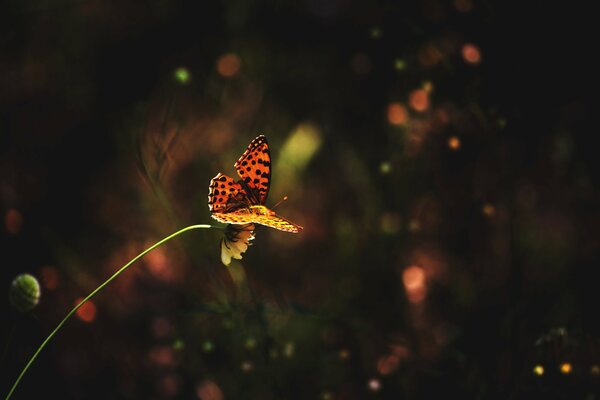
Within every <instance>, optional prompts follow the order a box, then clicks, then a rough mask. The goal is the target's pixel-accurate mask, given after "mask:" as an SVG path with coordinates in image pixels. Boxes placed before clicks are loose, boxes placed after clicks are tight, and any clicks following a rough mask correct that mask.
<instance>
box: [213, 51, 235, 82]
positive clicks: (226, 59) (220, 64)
mask: <svg viewBox="0 0 600 400" xmlns="http://www.w3.org/2000/svg"><path fill="white" fill-rule="evenodd" d="M240 67H241V61H240V58H239V57H238V56H237V55H236V54H233V53H229V54H224V55H222V56H221V57H219V60H218V61H217V72H218V73H219V75H221V76H223V77H225V78H231V77H232V76H235V75H237V73H238V72H239V71H240Z"/></svg>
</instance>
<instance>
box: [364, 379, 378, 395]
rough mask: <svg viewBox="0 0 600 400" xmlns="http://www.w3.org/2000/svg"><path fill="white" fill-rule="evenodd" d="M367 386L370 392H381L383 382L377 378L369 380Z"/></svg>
mask: <svg viewBox="0 0 600 400" xmlns="http://www.w3.org/2000/svg"><path fill="white" fill-rule="evenodd" d="M367 386H368V387H369V390H371V391H373V392H379V391H380V390H381V381H380V380H379V379H377V378H373V379H369V383H368V384H367Z"/></svg>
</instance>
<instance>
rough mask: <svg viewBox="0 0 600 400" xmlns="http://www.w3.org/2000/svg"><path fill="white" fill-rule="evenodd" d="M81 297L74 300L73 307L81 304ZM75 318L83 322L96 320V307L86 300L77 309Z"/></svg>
mask: <svg viewBox="0 0 600 400" xmlns="http://www.w3.org/2000/svg"><path fill="white" fill-rule="evenodd" d="M82 300H83V297H79V298H78V299H76V300H75V305H77V304H79V303H81V301H82ZM77 317H78V318H79V319H80V320H82V321H83V322H88V323H90V322H93V321H94V320H95V319H96V305H95V304H94V303H93V302H92V301H91V300H88V301H87V302H85V304H83V305H82V306H81V307H79V309H77Z"/></svg>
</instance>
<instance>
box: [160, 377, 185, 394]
mask: <svg viewBox="0 0 600 400" xmlns="http://www.w3.org/2000/svg"><path fill="white" fill-rule="evenodd" d="M180 390H181V379H180V378H179V376H177V375H176V374H173V373H171V374H167V375H164V376H163V377H162V378H161V380H160V391H161V393H162V394H163V395H164V396H165V397H166V398H173V397H175V396H177V393H179V391H180Z"/></svg>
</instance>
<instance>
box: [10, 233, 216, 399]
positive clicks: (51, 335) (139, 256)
mask: <svg viewBox="0 0 600 400" xmlns="http://www.w3.org/2000/svg"><path fill="white" fill-rule="evenodd" d="M200 228H203V229H208V228H213V226H211V225H190V226H188V227H185V228H183V229H180V230H178V231H177V232H175V233H173V234H171V235H169V236H167V237H166V238H164V239H162V240H160V241H158V242H156V243H155V244H153V245H152V246H150V247H148V248H147V249H146V250H144V251H142V252H141V253H140V254H138V255H137V256H135V257H134V258H133V259H132V260H131V261H129V262H128V263H127V264H125V265H124V266H122V267H121V268H120V269H119V270H118V271H117V272H115V273H114V274H113V275H112V276H111V277H110V278H108V279H107V280H106V281H105V282H104V283H103V284H101V285H100V286H98V287H97V288H96V290H94V291H93V292H92V293H90V294H89V295H87V297H86V298H84V299H83V300H81V301H80V302H79V304H77V305H76V306H75V307H74V308H73V309H72V310H71V311H69V313H68V314H67V316H66V317H64V318H63V320H62V321H60V323H59V324H58V325H57V326H56V328H54V330H53V331H52V332H51V333H50V334H49V335H48V337H47V338H46V340H44V341H43V342H42V344H41V345H40V347H38V349H37V350H36V351H35V353H33V356H31V359H30V360H29V362H28V363H27V365H25V368H23V370H22V371H21V373H20V374H19V377H18V378H17V380H16V381H15V383H14V384H13V385H12V388H11V389H10V392H8V395H6V397H5V398H4V399H5V400H8V399H10V397H11V396H12V394H13V392H14V391H15V389H16V388H17V386H18V385H19V382H21V379H22V378H23V376H24V375H25V373H26V372H27V370H29V367H31V364H33V362H34V361H35V360H36V358H37V356H38V355H39V354H40V352H41V351H42V350H43V349H44V347H46V345H47V344H48V342H49V341H50V339H52V338H53V337H54V335H56V333H57V332H58V331H59V330H60V328H61V327H62V326H63V325H64V323H65V322H66V321H67V320H68V319H69V317H71V315H73V314H74V313H75V312H76V311H77V310H78V309H79V308H80V307H81V306H82V305H84V304H85V302H86V301H88V300H90V299H91V298H92V297H94V296H95V295H96V294H98V292H100V291H101V290H102V289H104V287H105V286H106V285H108V284H109V283H110V282H112V281H113V280H114V279H115V278H116V277H117V276H119V275H121V273H123V272H124V271H125V270H126V269H127V268H129V266H130V265H131V264H133V263H134V262H136V261H137V260H139V259H140V258H142V257H143V256H144V255H146V253H148V252H150V251H152V250H154V249H155V248H157V247H158V246H160V245H161V244H163V243H165V242H167V241H169V240H171V239H173V238H174V237H176V236H179V235H180V234H182V233H183V232H186V231H190V230H192V229H200Z"/></svg>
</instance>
